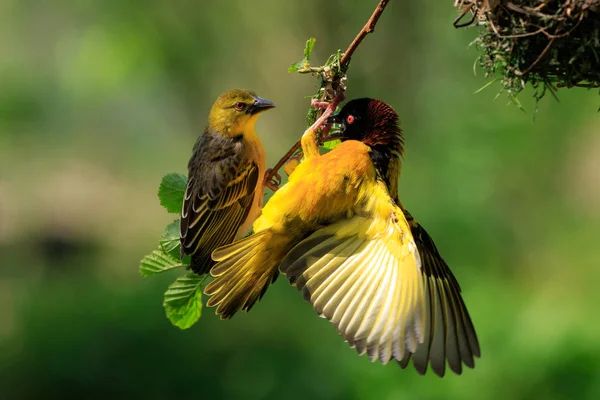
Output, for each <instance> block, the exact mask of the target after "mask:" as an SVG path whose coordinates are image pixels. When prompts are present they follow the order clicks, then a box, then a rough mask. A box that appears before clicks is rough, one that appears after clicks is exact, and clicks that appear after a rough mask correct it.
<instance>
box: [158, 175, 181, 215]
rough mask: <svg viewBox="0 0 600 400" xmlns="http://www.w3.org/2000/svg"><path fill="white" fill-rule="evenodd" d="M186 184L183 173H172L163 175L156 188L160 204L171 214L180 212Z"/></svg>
mask: <svg viewBox="0 0 600 400" xmlns="http://www.w3.org/2000/svg"><path fill="white" fill-rule="evenodd" d="M186 186H187V177H186V176H185V175H182V174H175V173H173V174H167V175H165V176H163V178H162V181H161V182H160V186H159V188H158V198H159V200H160V204H161V205H162V206H163V207H164V208H166V209H167V211H168V212H170V213H172V214H181V207H182V206H183V196H184V194H185V189H186Z"/></svg>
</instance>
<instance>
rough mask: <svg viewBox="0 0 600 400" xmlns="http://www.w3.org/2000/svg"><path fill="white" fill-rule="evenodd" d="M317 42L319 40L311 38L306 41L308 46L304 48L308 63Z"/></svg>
mask: <svg viewBox="0 0 600 400" xmlns="http://www.w3.org/2000/svg"><path fill="white" fill-rule="evenodd" d="M316 41H317V39H315V38H310V39H308V40H307V41H306V46H304V58H305V59H306V61H310V53H312V51H313V48H314V47H315V42H316Z"/></svg>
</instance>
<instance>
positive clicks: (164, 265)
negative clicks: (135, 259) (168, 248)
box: [140, 248, 184, 278]
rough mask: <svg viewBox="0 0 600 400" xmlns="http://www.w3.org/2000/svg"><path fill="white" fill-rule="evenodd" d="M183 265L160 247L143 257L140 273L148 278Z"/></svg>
mask: <svg viewBox="0 0 600 400" xmlns="http://www.w3.org/2000/svg"><path fill="white" fill-rule="evenodd" d="M183 266H184V265H183V264H181V263H180V262H179V261H178V260H177V259H176V258H174V257H173V256H171V255H170V254H167V253H165V251H164V250H163V249H162V248H160V249H157V250H153V251H152V253H150V254H148V255H146V256H145V257H144V258H142V261H141V262H140V274H142V276H143V277H145V278H146V277H149V276H152V275H156V274H159V273H161V272H165V271H168V270H171V269H174V268H180V267H183Z"/></svg>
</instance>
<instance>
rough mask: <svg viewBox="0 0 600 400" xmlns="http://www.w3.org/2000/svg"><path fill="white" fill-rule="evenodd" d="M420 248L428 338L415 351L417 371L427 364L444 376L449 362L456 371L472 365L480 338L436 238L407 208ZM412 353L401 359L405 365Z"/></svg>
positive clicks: (422, 372) (413, 356) (404, 366)
mask: <svg viewBox="0 0 600 400" xmlns="http://www.w3.org/2000/svg"><path fill="white" fill-rule="evenodd" d="M404 213H405V216H406V219H407V220H408V223H409V224H410V226H411V230H412V234H413V237H414V239H415V242H416V244H417V248H418V249H419V253H420V256H421V265H422V272H423V284H424V286H425V298H426V304H427V306H426V320H427V322H426V328H425V341H424V343H422V344H419V345H418V346H417V351H416V352H415V353H414V354H412V359H413V364H414V366H415V368H416V369H417V371H418V372H419V373H421V374H424V373H425V372H426V371H427V364H428V363H430V364H431V368H432V369H433V371H434V372H435V373H436V374H437V375H439V376H444V374H445V366H446V361H448V365H449V366H450V368H451V369H452V371H454V372H455V373H457V374H460V373H462V364H465V365H466V366H468V367H470V368H473V367H474V365H475V363H474V358H475V357H480V348H479V341H478V340H477V334H476V333H475V328H474V327H473V323H472V322H471V318H470V317H469V313H468V311H467V307H466V306H465V303H464V301H463V299H462V296H461V294H460V293H461V290H460V286H459V285H458V282H457V281H456V278H454V275H452V272H451V271H450V268H449V267H448V265H447V264H446V262H445V261H444V259H443V258H442V256H441V255H440V254H439V252H438V250H437V248H436V247H435V244H434V243H433V240H432V239H431V237H430V236H429V234H427V232H426V231H425V229H423V227H422V226H421V225H420V224H419V223H418V222H416V221H415V220H414V219H413V217H412V215H410V213H409V212H408V211H406V210H405V211H404ZM410 358H411V354H406V355H405V357H404V358H403V359H402V360H401V361H399V363H400V366H401V367H402V368H406V366H407V365H408V362H409V361H410Z"/></svg>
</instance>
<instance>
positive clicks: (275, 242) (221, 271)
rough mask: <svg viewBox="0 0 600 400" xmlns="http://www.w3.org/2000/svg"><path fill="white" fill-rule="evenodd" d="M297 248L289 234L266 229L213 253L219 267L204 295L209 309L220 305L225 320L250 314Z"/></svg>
mask: <svg viewBox="0 0 600 400" xmlns="http://www.w3.org/2000/svg"><path fill="white" fill-rule="evenodd" d="M292 246H293V239H292V238H290V237H289V236H287V235H283V234H280V233H275V232H272V231H271V230H264V231H261V232H258V233H255V234H253V235H251V236H248V237H247V238H244V239H242V240H239V241H237V242H235V243H232V244H230V245H227V246H223V247H221V248H218V249H217V250H215V251H214V252H213V253H212V257H213V259H214V260H215V261H216V262H217V264H216V265H215V266H214V267H213V268H212V269H211V271H210V273H211V275H212V276H213V277H214V278H215V279H214V280H213V281H212V282H211V283H209V284H208V285H207V286H206V288H205V290H204V293H205V294H206V295H208V296H210V299H209V300H208V302H207V305H208V306H209V307H213V306H217V309H216V313H217V315H219V316H221V319H227V318H231V317H232V316H233V315H234V314H235V313H236V312H237V311H239V310H240V309H242V310H244V311H250V309H251V308H252V306H253V305H254V303H256V302H257V301H258V300H260V299H261V298H262V296H263V295H264V294H265V292H266V291H267V289H268V288H269V285H270V284H271V283H273V282H275V280H276V279H277V276H278V275H279V272H278V267H279V263H280V262H281V260H282V259H283V257H284V256H285V255H286V254H287V252H288V251H289V250H290V249H291V248H292Z"/></svg>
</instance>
